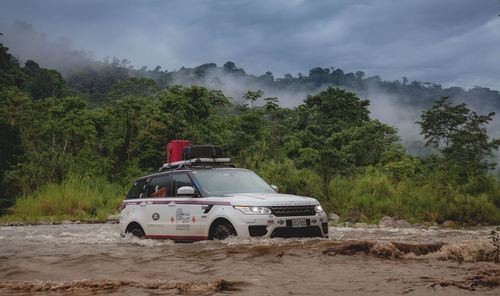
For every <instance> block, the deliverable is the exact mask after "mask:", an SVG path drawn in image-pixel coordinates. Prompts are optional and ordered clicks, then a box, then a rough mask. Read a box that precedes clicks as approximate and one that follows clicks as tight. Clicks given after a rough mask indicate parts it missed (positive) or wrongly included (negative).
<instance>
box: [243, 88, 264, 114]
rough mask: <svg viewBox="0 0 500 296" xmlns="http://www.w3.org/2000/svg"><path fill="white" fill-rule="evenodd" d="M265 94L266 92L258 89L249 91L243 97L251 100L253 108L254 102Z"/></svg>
mask: <svg viewBox="0 0 500 296" xmlns="http://www.w3.org/2000/svg"><path fill="white" fill-rule="evenodd" d="M263 95H264V92H263V91H261V90H260V89H259V90H257V91H251V90H249V91H247V92H246V94H244V95H243V99H244V100H245V101H250V104H251V106H252V109H253V102H255V101H257V100H258V99H260V98H261V97H262V96H263Z"/></svg>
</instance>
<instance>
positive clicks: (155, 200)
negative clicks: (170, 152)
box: [141, 174, 175, 237]
mask: <svg viewBox="0 0 500 296" xmlns="http://www.w3.org/2000/svg"><path fill="white" fill-rule="evenodd" d="M170 182H171V181H170V174H164V175H159V176H154V177H151V178H150V180H149V181H148V183H147V185H146V195H147V198H146V200H145V201H144V202H143V204H144V205H143V204H141V206H142V205H143V206H144V209H143V211H144V213H145V214H144V217H145V219H146V225H145V227H146V228H147V230H146V233H148V237H164V236H168V235H171V234H172V233H173V229H174V225H173V223H172V221H171V220H170V217H171V216H172V215H173V214H175V213H174V211H175V208H174V205H173V204H171V201H172V199H171V198H169V197H168V195H169V192H170V190H171V183H170Z"/></svg>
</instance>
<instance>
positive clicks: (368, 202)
mask: <svg viewBox="0 0 500 296" xmlns="http://www.w3.org/2000/svg"><path fill="white" fill-rule="evenodd" d="M258 173H259V174H260V175H261V176H263V177H264V179H266V180H267V181H268V182H270V183H273V184H275V185H277V186H278V187H279V188H280V192H285V193H291V194H299V195H306V196H311V197H315V198H317V199H318V200H320V202H321V203H322V205H323V207H324V208H325V209H326V210H327V211H329V212H335V213H337V214H339V215H340V216H341V217H342V219H346V218H347V217H348V216H349V214H350V211H351V209H356V210H359V211H361V212H362V213H363V214H364V216H365V217H366V218H364V220H365V222H377V221H378V220H379V219H380V218H382V217H383V216H393V217H398V218H400V219H405V220H408V221H410V222H438V223H442V222H444V221H446V220H453V221H456V222H458V223H466V224H476V223H486V224H500V182H499V180H498V179H497V178H494V177H492V176H484V177H481V178H479V179H474V178H473V179H471V180H469V181H468V183H466V184H457V183H456V182H451V181H449V180H448V176H446V175H442V174H441V173H440V172H436V173H425V174H419V175H416V176H413V177H401V176H398V177H397V178H395V177H394V175H393V174H391V173H389V172H386V171H384V170H380V169H377V168H374V167H368V168H366V170H365V171H364V172H363V173H359V174H356V175H353V176H334V177H332V179H331V181H330V183H329V184H328V191H327V192H326V193H325V191H324V190H322V184H321V178H320V177H319V176H318V175H317V174H316V173H315V172H314V171H313V170H309V169H303V170H299V169H297V168H295V166H294V165H293V162H290V161H286V160H285V161H283V162H272V161H271V162H267V163H265V164H264V165H263V166H262V167H261V168H260V169H259V170H258ZM453 179H454V178H453V177H451V180H453Z"/></svg>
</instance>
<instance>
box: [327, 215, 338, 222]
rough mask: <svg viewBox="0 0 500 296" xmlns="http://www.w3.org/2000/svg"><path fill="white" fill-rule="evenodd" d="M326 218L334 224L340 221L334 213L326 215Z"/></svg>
mask: <svg viewBox="0 0 500 296" xmlns="http://www.w3.org/2000/svg"><path fill="white" fill-rule="evenodd" d="M328 218H329V219H330V220H331V221H333V222H335V223H337V222H339V221H340V216H339V215H337V214H335V213H330V214H328Z"/></svg>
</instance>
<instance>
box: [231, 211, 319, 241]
mask: <svg viewBox="0 0 500 296" xmlns="http://www.w3.org/2000/svg"><path fill="white" fill-rule="evenodd" d="M238 216H239V217H238V218H239V219H237V221H233V222H234V223H233V224H234V227H235V229H236V232H237V233H238V236H241V237H270V238H272V237H328V218H327V216H326V214H324V213H318V214H316V215H314V216H287V217H276V216H274V215H245V214H240V215H238Z"/></svg>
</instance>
